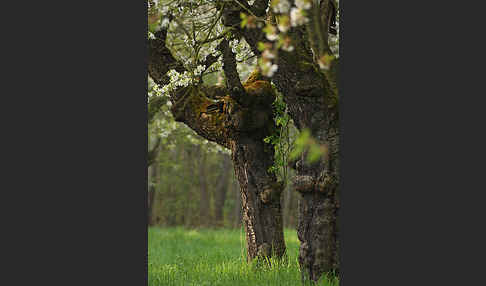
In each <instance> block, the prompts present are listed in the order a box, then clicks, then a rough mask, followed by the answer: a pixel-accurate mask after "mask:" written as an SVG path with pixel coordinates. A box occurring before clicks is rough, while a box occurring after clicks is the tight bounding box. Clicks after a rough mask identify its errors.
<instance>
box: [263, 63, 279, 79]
mask: <svg viewBox="0 0 486 286" xmlns="http://www.w3.org/2000/svg"><path fill="white" fill-rule="evenodd" d="M260 68H261V70H262V74H263V75H264V76H267V77H272V76H273V74H274V73H275V72H276V71H277V69H278V66H277V65H276V64H272V62H270V61H264V62H263V63H262V64H261V65H260Z"/></svg>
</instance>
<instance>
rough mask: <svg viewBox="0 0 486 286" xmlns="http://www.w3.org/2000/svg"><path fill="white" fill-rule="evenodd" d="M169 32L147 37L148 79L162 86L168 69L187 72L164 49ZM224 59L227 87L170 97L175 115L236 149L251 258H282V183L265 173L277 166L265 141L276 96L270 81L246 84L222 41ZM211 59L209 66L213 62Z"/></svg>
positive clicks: (192, 90) (180, 92)
mask: <svg viewBox="0 0 486 286" xmlns="http://www.w3.org/2000/svg"><path fill="white" fill-rule="evenodd" d="M166 35H167V30H163V29H162V30H160V31H159V32H157V33H156V34H155V36H156V39H149V40H148V41H149V43H148V46H149V63H148V71H149V74H150V76H151V77H152V78H153V79H154V81H155V82H157V83H158V84H160V85H164V84H167V83H168V82H169V80H168V77H167V76H166V72H167V71H168V70H169V69H170V68H174V69H176V70H180V71H182V70H183V65H182V64H181V63H179V62H177V61H176V60H175V59H174V57H173V56H172V55H171V53H170V52H169V50H168V49H167V48H166V46H165V39H166ZM219 49H220V51H221V52H222V54H223V58H224V72H225V75H226V79H227V86H226V88H223V87H205V86H203V85H201V84H194V85H192V86H188V87H182V88H179V89H177V90H176V91H174V92H173V93H172V94H171V99H170V100H171V101H172V108H171V112H172V114H173V115H174V118H175V120H176V121H179V122H183V123H185V124H186V125H188V126H189V127H190V128H191V129H193V130H194V131H195V132H196V133H197V134H199V135H200V136H202V137H204V138H206V139H207V140H210V141H213V142H216V143H218V144H220V145H222V146H224V147H226V148H229V149H230V150H231V151H232V159H233V165H234V169H235V173H236V176H237V178H238V181H239V185H240V192H241V197H242V204H243V221H244V224H245V229H246V238H247V257H248V260H252V259H254V258H256V257H262V256H275V257H281V256H283V254H284V253H285V250H286V248H285V242H284V237H283V225H282V213H281V207H280V193H281V191H282V187H283V186H282V184H280V183H279V182H277V179H276V177H275V175H274V174H272V173H269V172H268V171H267V170H268V169H269V167H270V166H272V164H273V158H274V150H273V147H272V146H270V145H267V144H265V143H264V142H263V138H265V137H266V136H268V135H270V134H271V133H272V132H273V131H274V128H275V126H274V122H273V116H272V106H271V104H272V102H273V101H274V99H275V93H274V91H273V89H272V87H271V85H270V83H269V82H267V81H261V80H257V78H255V79H254V81H252V82H247V83H245V85H242V84H241V82H240V81H239V78H238V73H237V71H236V62H235V57H234V55H233V54H232V52H231V49H230V48H229V47H228V42H227V41H226V40H223V41H222V42H221V44H220V46H219ZM215 60H216V59H215V58H212V57H208V59H207V62H206V66H209V65H210V64H211V61H215Z"/></svg>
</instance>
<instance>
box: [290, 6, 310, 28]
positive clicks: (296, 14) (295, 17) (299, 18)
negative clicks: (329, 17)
mask: <svg viewBox="0 0 486 286" xmlns="http://www.w3.org/2000/svg"><path fill="white" fill-rule="evenodd" d="M307 22H309V19H308V18H307V17H306V16H305V11H304V10H303V9H299V8H295V7H294V8H292V10H291V11H290V24H291V25H292V27H296V26H300V25H304V24H305V23H307Z"/></svg>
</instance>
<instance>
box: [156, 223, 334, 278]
mask: <svg viewBox="0 0 486 286" xmlns="http://www.w3.org/2000/svg"><path fill="white" fill-rule="evenodd" d="M285 241H286V244H287V254H288V259H287V260H286V261H272V263H271V266H268V265H263V266H260V267H257V266H256V265H254V264H248V263H247V262H246V250H245V233H244V231H243V230H240V229H217V230H210V229H201V230H187V229H183V228H149V230H148V281H149V285H153V286H155V285H164V286H165V285H167V286H170V285H177V286H179V285H181V286H182V285H184V286H196V285H197V286H217V285H225V286H226V285H230V286H237V285H245V286H250V285H255V286H256V285H258V286H271V285H278V286H284V285H302V283H301V280H300V272H299V264H298V261H297V256H298V249H299V241H298V239H297V233H296V231H295V230H291V229H288V230H285ZM318 285H336V286H337V285H338V284H337V282H333V281H330V280H329V279H327V277H324V278H323V279H321V281H319V284H318Z"/></svg>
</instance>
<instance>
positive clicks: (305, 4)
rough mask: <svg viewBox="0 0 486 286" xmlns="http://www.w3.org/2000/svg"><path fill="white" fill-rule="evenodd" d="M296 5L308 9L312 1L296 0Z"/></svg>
mask: <svg viewBox="0 0 486 286" xmlns="http://www.w3.org/2000/svg"><path fill="white" fill-rule="evenodd" d="M295 6H297V8H300V9H304V10H307V9H309V8H310V7H311V1H310V0H295Z"/></svg>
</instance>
